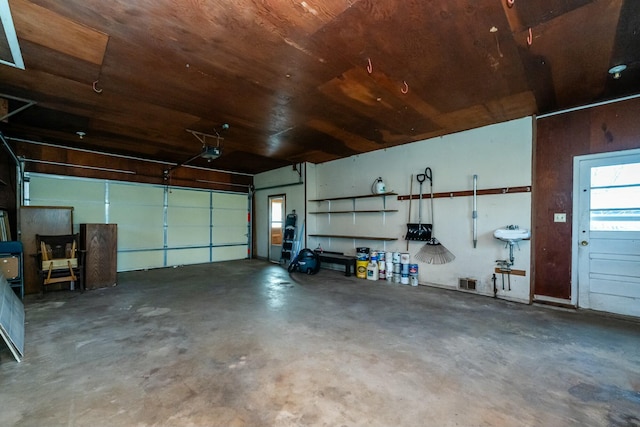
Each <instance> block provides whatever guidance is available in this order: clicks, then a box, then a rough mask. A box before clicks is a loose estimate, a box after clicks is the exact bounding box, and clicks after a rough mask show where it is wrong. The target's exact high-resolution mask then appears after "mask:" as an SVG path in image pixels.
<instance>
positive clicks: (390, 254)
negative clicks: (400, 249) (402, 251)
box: [384, 252, 393, 263]
mask: <svg viewBox="0 0 640 427" xmlns="http://www.w3.org/2000/svg"><path fill="white" fill-rule="evenodd" d="M384 260H385V262H390V263H393V252H385V254H384Z"/></svg>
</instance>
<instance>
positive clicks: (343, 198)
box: [309, 192, 398, 202]
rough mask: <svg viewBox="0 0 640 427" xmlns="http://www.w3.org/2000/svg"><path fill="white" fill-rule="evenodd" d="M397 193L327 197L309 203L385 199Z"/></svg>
mask: <svg viewBox="0 0 640 427" xmlns="http://www.w3.org/2000/svg"><path fill="white" fill-rule="evenodd" d="M397 195H398V193H393V192H389V193H381V194H365V195H364V196H342V197H327V198H325V199H313V200H309V201H310V202H331V201H335V200H353V199H368V198H371V197H385V196H397Z"/></svg>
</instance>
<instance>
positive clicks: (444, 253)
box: [415, 237, 456, 264]
mask: <svg viewBox="0 0 640 427" xmlns="http://www.w3.org/2000/svg"><path fill="white" fill-rule="evenodd" d="M415 258H416V259H417V260H418V261H421V262H424V263H426V264H447V263H449V262H451V261H453V260H454V259H456V256H455V255H454V254H452V253H451V252H450V251H449V250H448V249H447V248H445V247H444V246H442V244H441V243H440V242H439V241H438V239H436V238H435V237H433V238H431V240H428V241H427V242H426V243H425V245H424V246H423V247H422V248H420V250H419V251H418V253H417V254H416V257H415Z"/></svg>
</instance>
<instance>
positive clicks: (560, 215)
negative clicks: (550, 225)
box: [553, 213, 567, 222]
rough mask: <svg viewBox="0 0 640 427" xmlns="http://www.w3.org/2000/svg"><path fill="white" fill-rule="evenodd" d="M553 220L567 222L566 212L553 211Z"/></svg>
mask: <svg viewBox="0 0 640 427" xmlns="http://www.w3.org/2000/svg"><path fill="white" fill-rule="evenodd" d="M553 222H567V214H566V213H554V214H553Z"/></svg>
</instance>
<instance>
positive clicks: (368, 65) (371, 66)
mask: <svg viewBox="0 0 640 427" xmlns="http://www.w3.org/2000/svg"><path fill="white" fill-rule="evenodd" d="M367 62H368V64H367V72H368V73H369V74H371V73H373V65H371V58H367Z"/></svg>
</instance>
